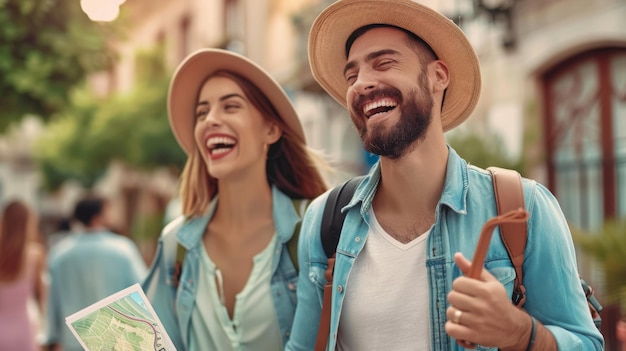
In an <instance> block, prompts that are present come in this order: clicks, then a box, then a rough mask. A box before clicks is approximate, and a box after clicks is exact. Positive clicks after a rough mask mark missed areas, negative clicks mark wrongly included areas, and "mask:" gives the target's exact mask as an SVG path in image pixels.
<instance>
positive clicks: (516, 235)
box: [487, 167, 528, 307]
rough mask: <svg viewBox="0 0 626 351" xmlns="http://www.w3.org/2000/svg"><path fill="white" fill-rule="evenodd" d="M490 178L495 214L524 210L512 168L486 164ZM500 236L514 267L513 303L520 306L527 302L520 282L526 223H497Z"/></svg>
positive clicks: (515, 175) (526, 237)
mask: <svg viewBox="0 0 626 351" xmlns="http://www.w3.org/2000/svg"><path fill="white" fill-rule="evenodd" d="M487 170H488V171H489V172H490V173H491V176H492V179H493V188H494V192H495V195H496V205H497V208H498V214H500V215H502V214H504V213H507V212H509V211H512V210H517V209H520V208H521V209H525V208H526V206H525V203H524V189H523V187H522V178H521V176H520V174H519V173H518V172H516V171H514V170H510V169H504V168H499V167H489V168H487ZM500 236H501V238H502V242H503V243H504V246H505V247H506V250H507V251H508V253H509V256H510V258H511V262H512V263H513V267H514V268H515V274H516V277H515V286H514V288H513V297H512V300H513V303H514V304H515V305H516V306H518V307H522V305H524V302H526V288H525V287H524V283H523V277H524V275H523V270H522V266H523V264H524V250H525V249H526V240H527V239H528V227H527V224H526V222H525V221H524V222H520V223H505V224H501V225H500Z"/></svg>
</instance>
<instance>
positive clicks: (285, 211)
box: [176, 186, 301, 250]
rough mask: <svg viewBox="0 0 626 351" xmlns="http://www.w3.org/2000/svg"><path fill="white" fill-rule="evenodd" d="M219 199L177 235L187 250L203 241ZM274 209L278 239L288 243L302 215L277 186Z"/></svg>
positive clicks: (186, 222) (273, 199)
mask: <svg viewBox="0 0 626 351" xmlns="http://www.w3.org/2000/svg"><path fill="white" fill-rule="evenodd" d="M217 198H218V196H215V197H214V198H213V199H212V200H211V203H210V204H209V208H208V211H207V213H206V214H205V215H203V216H198V217H192V218H188V219H187V220H185V223H184V224H183V225H182V226H181V228H180V230H179V231H178V233H177V234H176V236H177V238H178V241H179V242H180V244H181V245H182V246H184V247H185V248H186V249H187V250H189V249H191V248H192V247H195V246H197V245H199V244H200V242H201V241H202V236H203V235H204V231H205V229H206V227H207V225H208V223H209V220H210V219H211V218H212V217H213V214H214V213H215V209H216V207H217ZM272 209H273V211H272V213H273V215H274V225H275V226H276V235H277V239H278V241H279V242H280V243H286V242H287V241H289V239H291V236H292V235H293V231H294V229H295V227H296V224H298V223H299V222H300V220H301V218H300V215H299V214H298V212H297V211H296V209H295V207H294V203H293V201H292V199H291V198H290V197H289V196H287V195H286V194H284V193H283V192H282V191H280V190H279V189H278V188H277V187H275V186H272Z"/></svg>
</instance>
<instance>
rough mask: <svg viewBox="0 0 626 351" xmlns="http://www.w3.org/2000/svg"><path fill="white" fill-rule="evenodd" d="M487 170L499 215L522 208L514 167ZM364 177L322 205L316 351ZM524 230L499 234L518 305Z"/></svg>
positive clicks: (592, 308)
mask: <svg viewBox="0 0 626 351" xmlns="http://www.w3.org/2000/svg"><path fill="white" fill-rule="evenodd" d="M487 170H488V171H489V172H490V173H491V177H492V181H493V188H494V192H495V194H496V206H497V208H498V214H499V215H502V214H505V213H507V212H509V211H511V210H515V209H519V208H525V204H524V192H523V188H522V182H521V176H520V174H519V173H518V172H516V171H514V170H509V169H504V168H499V167H489V168H488V169H487ZM363 178H364V176H358V177H354V178H351V179H349V180H347V181H345V182H344V183H342V184H340V185H338V186H336V187H335V188H333V189H332V190H331V192H330V193H329V194H328V200H327V201H326V206H325V207H324V213H323V218H322V224H321V233H320V235H321V239H322V246H323V248H324V252H325V253H326V257H328V269H327V270H326V274H325V276H326V280H327V283H326V284H325V285H324V297H323V303H322V314H321V317H320V326H319V330H318V334H317V341H316V345H315V350H316V351H320V350H321V351H323V350H325V349H326V344H327V340H328V334H329V332H330V304H331V298H332V285H333V281H332V280H333V276H332V275H333V269H334V265H335V252H336V251H337V245H338V244H339V237H340V236H341V229H342V227H343V221H344V219H345V217H346V214H345V213H342V212H341V209H342V208H343V207H344V206H346V205H347V204H348V202H350V199H352V196H353V195H354V191H355V190H356V187H357V185H358V184H359V183H360V182H361V180H362V179H363ZM527 230H528V228H527V224H526V222H522V223H505V224H502V225H501V226H500V236H501V238H502V241H503V242H504V246H505V247H506V250H507V253H508V254H509V258H510V259H511V262H512V263H513V267H514V269H515V282H514V286H513V294H512V296H511V301H512V302H513V304H515V305H516V306H518V307H520V308H521V307H522V305H523V304H524V302H525V301H526V289H525V287H524V284H523V282H522V278H523V271H522V265H523V263H524V250H525V249H526V240H527V239H528V236H527ZM580 283H581V287H582V289H583V291H584V293H585V296H586V298H587V304H588V306H589V312H590V313H591V316H592V318H593V322H594V324H595V325H596V327H597V328H598V330H599V329H600V326H601V323H602V319H601V317H600V312H601V311H602V306H601V305H600V302H599V301H598V300H597V299H596V297H595V296H594V292H593V289H592V288H591V287H590V286H589V285H588V284H587V283H586V282H585V281H584V280H583V279H582V278H580Z"/></svg>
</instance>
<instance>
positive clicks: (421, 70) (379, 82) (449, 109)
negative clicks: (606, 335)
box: [287, 0, 603, 351]
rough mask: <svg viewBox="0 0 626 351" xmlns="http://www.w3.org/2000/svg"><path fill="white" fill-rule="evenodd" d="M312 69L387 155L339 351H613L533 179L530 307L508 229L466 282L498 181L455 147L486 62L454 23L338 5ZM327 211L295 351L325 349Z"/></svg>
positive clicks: (314, 238)
mask: <svg viewBox="0 0 626 351" xmlns="http://www.w3.org/2000/svg"><path fill="white" fill-rule="evenodd" d="M309 62H310V64H311V70H312V73H313V77H315V79H316V80H317V82H318V83H319V84H320V85H321V86H322V87H323V88H324V89H325V90H326V91H327V92H328V93H329V94H330V95H331V96H332V97H333V98H334V99H335V100H337V101H338V102H339V103H341V104H342V105H343V106H344V107H346V109H347V110H348V112H349V114H350V117H351V118H352V122H353V124H354V125H355V127H356V128H357V131H358V132H359V134H360V136H361V140H362V142H363V145H364V147H365V148H366V149H367V150H368V151H370V152H373V153H375V154H377V155H379V156H380V159H379V161H378V162H377V163H376V164H375V165H374V166H373V167H372V170H371V171H370V172H369V174H368V175H367V176H366V177H365V178H364V179H363V180H362V181H361V183H360V184H359V185H358V187H357V188H356V192H355V193H354V196H353V197H352V199H351V201H350V202H349V203H348V205H347V206H345V207H344V208H343V212H344V213H346V219H345V223H344V226H343V232H342V234H341V238H340V240H339V244H338V246H337V251H336V260H335V264H334V276H333V287H332V290H331V291H332V295H333V296H332V304H331V309H330V310H331V312H332V313H331V317H330V331H329V333H328V334H326V335H325V336H328V343H327V345H325V346H327V349H328V350H336V349H337V350H359V351H365V350H465V349H470V348H477V349H479V350H496V349H499V350H503V351H506V350H521V351H523V350H533V351H535V350H542V351H552V350H557V349H558V350H568V351H574V350H577V351H591V350H602V348H603V338H602V335H601V334H600V332H599V331H598V329H596V327H595V325H594V323H593V320H592V317H591V314H590V313H589V308H588V306H587V301H586V298H585V295H584V293H583V290H582V288H581V285H580V280H579V275H578V271H577V265H576V253H575V250H574V245H573V243H572V239H571V235H570V232H569V228H568V225H567V221H566V220H565V218H564V216H563V213H562V211H561V209H560V207H559V204H558V202H557V200H556V199H555V197H554V196H553V195H552V194H551V193H550V191H549V190H548V189H546V188H545V187H544V186H542V185H541V184H538V183H537V182H536V181H533V180H530V179H523V191H524V198H525V201H526V209H527V211H528V213H529V219H528V223H527V224H528V240H527V245H526V251H525V259H524V262H523V272H524V275H523V285H524V286H525V287H526V291H525V297H526V302H525V304H524V305H523V309H521V308H518V307H517V306H515V305H514V304H513V302H512V301H511V298H512V292H513V284H514V278H515V270H514V268H513V265H512V262H511V260H510V258H509V257H508V254H507V250H506V249H505V247H504V244H503V243H502V241H501V240H500V238H499V236H498V234H495V235H494V236H493V239H492V240H491V243H490V246H489V251H488V252H487V255H486V260H485V264H484V266H483V267H481V268H482V269H481V272H480V277H479V279H472V278H469V277H467V276H466V275H467V273H468V272H469V268H470V261H469V260H468V258H470V259H471V257H472V255H473V254H474V250H475V249H476V246H477V242H478V238H479V235H480V232H481V229H482V227H483V225H484V224H485V222H487V221H488V220H489V219H491V218H493V217H496V216H497V209H496V201H495V193H494V188H493V184H492V179H491V176H490V173H489V172H487V171H486V170H483V169H479V168H478V167H474V166H470V165H468V164H467V162H466V161H464V160H463V159H462V158H461V157H460V156H459V155H458V154H457V153H456V151H455V150H454V149H452V148H451V147H449V146H448V145H447V144H446V139H445V136H444V132H445V131H448V130H451V129H453V128H454V127H456V126H458V125H460V124H461V123H462V122H463V121H465V120H466V118H467V117H468V116H469V115H470V114H471V113H472V111H473V109H474V107H475V105H476V103H477V101H478V96H479V93H480V87H481V75H480V65H479V62H478V57H477V56H476V53H475V52H474V49H473V48H472V45H471V44H470V43H469V41H468V39H467V38H466V36H465V35H464V34H463V32H462V31H461V30H460V29H459V27H458V26H457V25H456V24H454V22H452V21H451V20H450V19H448V18H447V17H445V16H443V15H442V14H440V13H438V12H436V11H434V10H432V9H430V8H428V7H426V6H424V5H421V4H419V3H418V2H415V1H411V0H341V1H336V2H335V3H333V4H331V5H329V6H328V7H327V8H326V9H325V10H324V11H322V13H321V14H320V15H319V16H318V17H317V18H316V20H315V21H314V23H313V26H312V28H311V31H310V36H309ZM326 200H327V196H321V197H319V198H317V199H316V200H315V201H313V202H312V203H311V205H310V206H309V208H308V210H307V213H306V215H305V218H304V220H303V223H302V233H301V239H300V247H299V258H300V268H301V270H300V281H299V284H298V307H297V311H296V316H295V320H294V326H293V329H292V333H291V339H290V341H289V344H288V345H287V349H288V350H304V351H310V350H312V349H313V347H314V345H315V341H316V334H317V330H318V325H319V324H320V322H319V321H320V314H321V313H320V312H321V306H322V296H323V290H322V287H323V286H324V284H325V283H326V279H325V275H324V273H325V270H326V268H327V267H328V264H327V257H326V255H325V253H324V250H323V249H322V243H321V240H320V223H321V219H322V217H323V212H324V211H323V209H324V204H325V203H326ZM496 233H498V231H496ZM322 346H324V345H322Z"/></svg>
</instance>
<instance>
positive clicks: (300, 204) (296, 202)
mask: <svg viewBox="0 0 626 351" xmlns="http://www.w3.org/2000/svg"><path fill="white" fill-rule="evenodd" d="M292 202H293V207H294V208H295V209H296V212H297V213H298V214H300V217H302V215H304V211H305V210H306V207H307V206H308V204H309V201H308V200H304V199H292ZM301 224H302V220H300V222H298V223H297V224H296V227H295V228H294V230H293V235H292V236H291V238H290V239H289V241H287V243H286V244H285V245H286V246H287V252H289V258H291V262H292V263H293V266H294V267H295V268H296V272H298V271H299V267H298V237H299V236H300V226H301ZM186 254H187V249H185V247H184V246H182V245H181V244H180V243H177V248H176V260H175V261H174V274H173V277H172V282H173V284H174V288H178V284H179V283H180V276H181V274H182V272H183V262H184V261H185V255H186Z"/></svg>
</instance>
